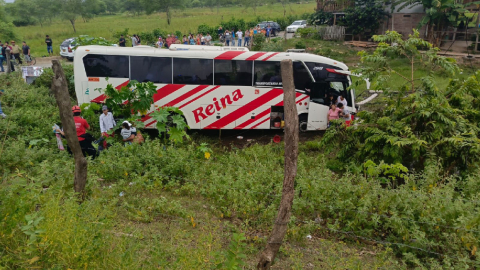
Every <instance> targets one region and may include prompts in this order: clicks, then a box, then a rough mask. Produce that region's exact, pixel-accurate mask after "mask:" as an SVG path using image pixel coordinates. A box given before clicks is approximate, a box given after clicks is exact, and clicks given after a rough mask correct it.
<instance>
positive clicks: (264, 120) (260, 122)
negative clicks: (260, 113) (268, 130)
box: [250, 117, 270, 129]
mask: <svg viewBox="0 0 480 270" xmlns="http://www.w3.org/2000/svg"><path fill="white" fill-rule="evenodd" d="M269 119H270V118H269V117H267V119H265V120H263V121H262V122H260V123H258V124H256V125H255V126H253V127H251V128H250V129H254V128H256V127H258V126H260V125H261V124H263V123H265V122H267V121H268V120H269Z"/></svg>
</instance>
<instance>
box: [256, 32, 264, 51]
mask: <svg viewBox="0 0 480 270" xmlns="http://www.w3.org/2000/svg"><path fill="white" fill-rule="evenodd" d="M266 40H267V38H266V37H265V35H262V34H256V35H253V38H252V51H260V50H262V47H263V46H264V44H265V41H266Z"/></svg>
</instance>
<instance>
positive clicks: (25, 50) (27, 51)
mask: <svg viewBox="0 0 480 270" xmlns="http://www.w3.org/2000/svg"><path fill="white" fill-rule="evenodd" d="M22 52H23V56H24V57H25V61H26V62H27V63H28V64H30V63H31V62H32V58H31V57H30V47H29V46H28V45H27V42H25V41H24V42H22Z"/></svg>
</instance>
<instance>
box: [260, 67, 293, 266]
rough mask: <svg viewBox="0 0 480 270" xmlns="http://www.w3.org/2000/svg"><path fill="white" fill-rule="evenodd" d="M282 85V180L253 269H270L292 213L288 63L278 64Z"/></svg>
mask: <svg viewBox="0 0 480 270" xmlns="http://www.w3.org/2000/svg"><path fill="white" fill-rule="evenodd" d="M281 71H282V82H283V91H284V94H283V103H284V104H285V105H284V113H285V114H284V115H285V140H284V141H285V169H284V171H285V175H284V178H283V189H282V199H281V201H280V207H279V209H278V213H277V217H276V219H275V224H274V225H273V229H272V233H271V234H270V236H269V237H268V241H267V246H266V247H265V249H264V250H263V252H262V254H261V255H260V259H259V262H258V264H257V269H262V270H264V269H265V270H266V269H270V267H271V266H272V264H273V260H274V259H275V256H276V255H277V253H278V250H279V249H280V246H281V245H282V242H283V238H284V237H285V234H286V233H287V229H288V222H289V221H290V216H291V213H292V205H293V196H294V194H295V190H294V182H295V176H296V175H297V158H298V114H297V105H296V104H295V86H294V84H293V66H292V60H290V59H288V60H282V62H281Z"/></svg>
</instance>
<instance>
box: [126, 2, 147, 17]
mask: <svg viewBox="0 0 480 270" xmlns="http://www.w3.org/2000/svg"><path fill="white" fill-rule="evenodd" d="M122 5H123V8H122V9H123V10H124V11H127V12H129V13H132V14H133V15H137V16H138V15H140V13H141V12H143V11H144V8H143V5H142V2H141V0H125V1H123V3H122Z"/></svg>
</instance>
